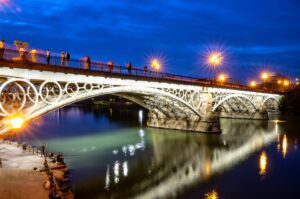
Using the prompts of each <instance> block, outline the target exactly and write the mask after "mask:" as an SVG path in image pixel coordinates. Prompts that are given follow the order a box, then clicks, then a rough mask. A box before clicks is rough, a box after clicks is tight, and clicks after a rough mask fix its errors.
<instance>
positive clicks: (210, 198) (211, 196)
mask: <svg viewBox="0 0 300 199" xmlns="http://www.w3.org/2000/svg"><path fill="white" fill-rule="evenodd" d="M205 199H219V194H218V193H217V192H216V191H215V190H212V191H211V192H208V193H206V194H205Z"/></svg>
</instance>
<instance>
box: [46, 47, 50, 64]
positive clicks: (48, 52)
mask: <svg viewBox="0 0 300 199" xmlns="http://www.w3.org/2000/svg"><path fill="white" fill-rule="evenodd" d="M50 58H51V53H50V51H49V50H47V51H46V59H47V64H48V65H49V64H50Z"/></svg>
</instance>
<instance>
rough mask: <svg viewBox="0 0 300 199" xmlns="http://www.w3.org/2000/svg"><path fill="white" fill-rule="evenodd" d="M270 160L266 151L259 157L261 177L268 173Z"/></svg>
mask: <svg viewBox="0 0 300 199" xmlns="http://www.w3.org/2000/svg"><path fill="white" fill-rule="evenodd" d="M267 165H268V158H267V154H266V152H265V151H263V152H262V153H261V155H260V157H259V175H261V176H262V175H265V174H266V173H267Z"/></svg>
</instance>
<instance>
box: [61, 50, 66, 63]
mask: <svg viewBox="0 0 300 199" xmlns="http://www.w3.org/2000/svg"><path fill="white" fill-rule="evenodd" d="M60 59H61V65H62V66H64V65H65V59H66V58H65V52H64V51H62V52H61V54H60Z"/></svg>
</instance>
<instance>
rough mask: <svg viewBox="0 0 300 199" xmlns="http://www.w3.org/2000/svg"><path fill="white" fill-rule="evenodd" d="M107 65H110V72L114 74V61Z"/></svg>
mask: <svg viewBox="0 0 300 199" xmlns="http://www.w3.org/2000/svg"><path fill="white" fill-rule="evenodd" d="M107 65H108V69H109V72H111V73H112V72H113V70H114V64H113V62H112V61H109V62H108V64H107Z"/></svg>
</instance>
